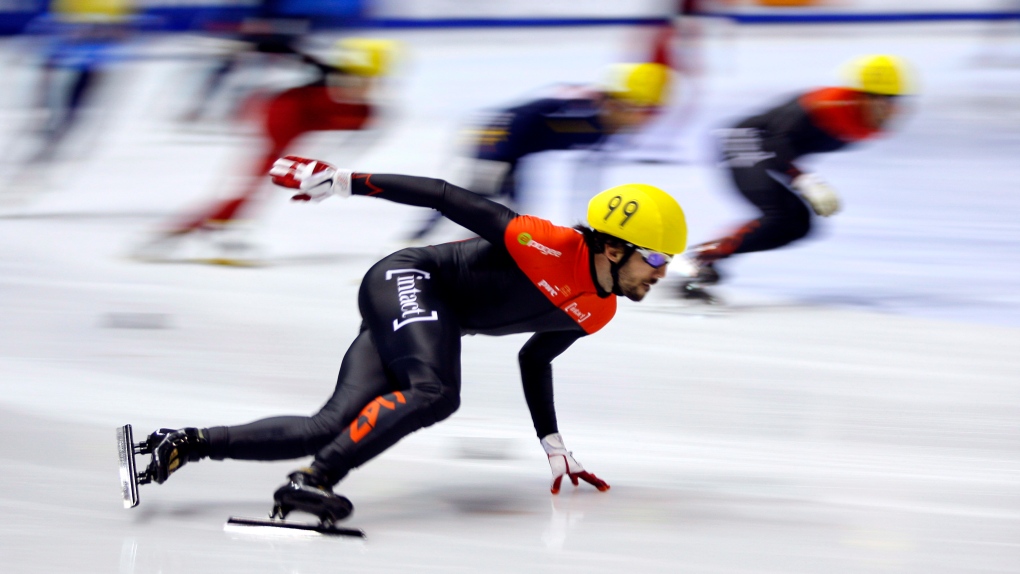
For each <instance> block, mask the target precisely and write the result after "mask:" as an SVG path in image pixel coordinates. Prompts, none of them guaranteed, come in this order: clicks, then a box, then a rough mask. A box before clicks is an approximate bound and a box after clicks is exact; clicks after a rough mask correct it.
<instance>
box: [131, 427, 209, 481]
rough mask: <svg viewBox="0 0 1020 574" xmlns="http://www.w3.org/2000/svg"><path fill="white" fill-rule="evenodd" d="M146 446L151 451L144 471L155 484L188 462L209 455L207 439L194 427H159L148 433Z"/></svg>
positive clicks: (164, 479)
mask: <svg viewBox="0 0 1020 574" xmlns="http://www.w3.org/2000/svg"><path fill="white" fill-rule="evenodd" d="M146 447H147V449H148V451H149V452H150V453H152V461H150V462H149V467H148V468H147V469H146V470H145V472H146V474H148V475H149V478H150V480H152V481H154V482H155V483H156V484H163V483H164V482H166V479H168V478H170V475H171V474H173V473H174V472H176V471H177V469H179V468H181V467H182V466H184V465H185V464H187V463H188V462H196V461H199V460H201V459H203V458H205V457H206V456H208V455H209V441H208V440H207V439H206V438H205V435H204V434H203V433H202V431H200V430H198V429H196V428H186V429H159V430H158V431H156V432H154V433H152V434H151V435H149V439H148V440H147V441H146Z"/></svg>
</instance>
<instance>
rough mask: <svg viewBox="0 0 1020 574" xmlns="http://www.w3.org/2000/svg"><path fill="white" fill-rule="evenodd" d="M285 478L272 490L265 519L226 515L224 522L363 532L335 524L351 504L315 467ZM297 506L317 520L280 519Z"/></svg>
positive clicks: (345, 533) (347, 513)
mask: <svg viewBox="0 0 1020 574" xmlns="http://www.w3.org/2000/svg"><path fill="white" fill-rule="evenodd" d="M287 478H288V479H289V481H288V482H287V484H284V485H283V486H281V487H280V488H278V489H277V490H276V493H275V494H273V500H274V501H275V505H274V506H273V511H272V513H270V515H269V519H268V520H267V519H264V518H262V519H259V518H237V517H233V516H232V517H230V519H229V520H227V525H228V526H233V527H250V526H261V527H272V528H285V529H292V530H307V531H312V532H318V533H320V534H329V535H334V536H357V537H361V538H364V536H365V533H364V532H363V531H361V530H359V529H357V528H344V527H342V526H337V525H336V522H337V521H340V520H343V519H345V518H347V517H348V516H350V515H351V512H352V511H353V510H354V505H352V504H351V501H350V500H348V499H347V498H345V497H343V496H340V495H338V494H335V493H334V492H333V489H332V488H331V487H330V486H329V484H328V482H327V481H326V479H325V478H324V477H323V476H322V475H321V474H320V473H319V472H317V471H316V470H314V469H311V468H303V469H301V470H298V471H296V472H292V473H291V474H290V476H288V477H287ZM294 510H299V511H301V512H305V513H308V514H311V515H313V516H316V517H317V518H318V519H319V523H318V524H306V523H301V522H291V521H288V520H284V519H285V518H286V517H287V515H288V514H290V513H291V512H292V511H294Z"/></svg>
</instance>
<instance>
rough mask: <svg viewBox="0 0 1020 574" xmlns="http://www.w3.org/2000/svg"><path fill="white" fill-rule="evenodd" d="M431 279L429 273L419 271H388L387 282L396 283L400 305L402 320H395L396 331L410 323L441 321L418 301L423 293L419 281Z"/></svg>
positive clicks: (394, 327) (435, 312) (434, 312)
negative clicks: (392, 281) (419, 295)
mask: <svg viewBox="0 0 1020 574" xmlns="http://www.w3.org/2000/svg"><path fill="white" fill-rule="evenodd" d="M429 279H431V275H429V273H427V272H425V271H420V270H418V269H389V270H387V271H386V280H387V281H390V280H394V281H396V286H397V301H398V302H399V303H400V318H399V319H394V320H393V330H394V331H396V330H398V329H400V328H401V327H403V326H404V325H407V324H409V323H417V322H418V321H438V320H439V313H438V312H437V311H429V310H428V309H426V308H424V307H423V306H422V305H423V302H422V301H420V300H419V299H418V294H419V293H421V289H419V288H418V281H428V280H429Z"/></svg>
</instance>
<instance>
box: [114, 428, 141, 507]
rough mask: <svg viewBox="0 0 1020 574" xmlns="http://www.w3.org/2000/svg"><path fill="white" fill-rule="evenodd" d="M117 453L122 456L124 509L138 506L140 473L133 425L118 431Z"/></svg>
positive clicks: (121, 486)
mask: <svg viewBox="0 0 1020 574" xmlns="http://www.w3.org/2000/svg"><path fill="white" fill-rule="evenodd" d="M117 451H118V454H119V456H120V490H121V494H122V495H123V496H124V508H134V507H136V506H138V502H139V499H138V471H137V469H136V468H135V445H134V438H133V436H132V432H131V425H124V426H122V427H120V428H118V429H117Z"/></svg>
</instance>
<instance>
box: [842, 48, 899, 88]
mask: <svg viewBox="0 0 1020 574" xmlns="http://www.w3.org/2000/svg"><path fill="white" fill-rule="evenodd" d="M846 75H847V87H849V88H852V89H855V90H859V91H861V92H867V93H869V94H879V95H883V96H903V95H906V94H909V93H911V91H912V90H913V86H911V85H910V78H909V77H908V76H909V70H908V65H907V63H906V62H905V61H904V60H902V59H900V58H897V57H896V56H889V55H885V54H879V55H871V56H862V57H860V58H857V59H855V60H853V61H852V62H850V63H849V64H848V65H847V67H846Z"/></svg>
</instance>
